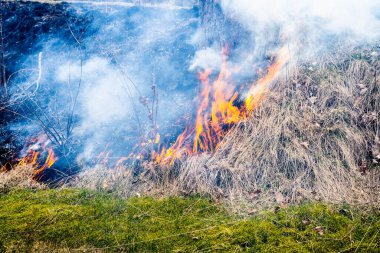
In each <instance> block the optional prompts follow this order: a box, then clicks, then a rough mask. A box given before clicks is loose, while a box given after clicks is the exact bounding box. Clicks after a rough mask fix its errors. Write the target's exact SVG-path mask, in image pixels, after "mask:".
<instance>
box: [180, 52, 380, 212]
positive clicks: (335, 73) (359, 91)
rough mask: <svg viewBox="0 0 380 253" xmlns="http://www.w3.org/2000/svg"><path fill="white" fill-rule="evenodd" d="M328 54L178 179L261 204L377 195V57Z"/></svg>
mask: <svg viewBox="0 0 380 253" xmlns="http://www.w3.org/2000/svg"><path fill="white" fill-rule="evenodd" d="M321 62H323V63H320V64H314V66H313V65H310V66H307V65H304V66H302V67H300V68H299V69H297V70H296V71H295V72H294V73H292V75H291V76H287V77H284V78H283V79H281V80H279V81H277V83H275V84H274V86H273V89H272V91H271V93H270V94H269V96H268V97H267V98H266V100H265V101H263V102H262V105H261V107H260V108H258V109H257V110H256V111H255V112H254V115H253V116H252V118H250V119H248V120H246V121H244V122H241V123H240V124H238V125H237V126H236V127H235V128H234V129H233V130H231V131H230V133H229V134H228V135H227V136H226V138H225V139H224V140H223V143H222V145H220V148H219V149H218V150H217V151H216V153H215V154H212V155H201V156H198V157H192V158H190V159H188V160H187V161H185V163H184V164H183V166H182V167H181V168H180V172H179V177H178V181H177V186H178V187H179V188H180V189H182V191H186V192H194V193H208V194H211V195H212V196H214V197H222V196H225V197H229V198H235V199H236V198H240V199H244V200H247V201H249V202H250V203H256V204H262V205H265V204H268V203H274V202H277V203H287V202H297V201H300V200H302V199H305V198H306V199H316V200H324V201H329V202H349V203H369V202H376V203H378V202H379V196H378V192H379V186H378V185H379V184H378V183H379V182H380V180H379V175H380V171H379V167H377V168H376V167H375V168H371V167H374V165H376V163H378V162H379V160H380V156H379V154H380V149H379V145H380V142H379V136H380V124H379V123H380V81H379V78H378V77H377V73H378V72H379V63H378V59H377V58H376V55H375V57H372V58H371V57H369V56H368V57H364V56H363V57H361V58H359V59H358V58H357V57H356V58H355V57H351V56H349V57H348V60H344V61H340V62H337V61H335V60H331V59H329V60H328V61H327V59H323V60H322V61H321ZM369 174H370V175H371V176H368V175H369Z"/></svg>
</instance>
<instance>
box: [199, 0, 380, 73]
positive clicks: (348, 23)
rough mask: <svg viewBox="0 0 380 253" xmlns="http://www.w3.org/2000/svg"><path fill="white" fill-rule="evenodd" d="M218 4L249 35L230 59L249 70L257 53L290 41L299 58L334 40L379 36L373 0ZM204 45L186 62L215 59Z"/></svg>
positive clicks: (378, 8)
mask: <svg viewBox="0 0 380 253" xmlns="http://www.w3.org/2000/svg"><path fill="white" fill-rule="evenodd" d="M220 5H221V8H222V10H223V14H224V15H225V16H226V17H227V18H229V19H231V20H234V21H237V22H238V23H239V24H241V25H242V26H243V27H244V29H246V30H247V31H249V33H250V35H251V38H250V43H248V45H244V46H243V47H241V48H235V50H236V51H239V50H240V51H241V52H243V53H242V54H240V57H238V59H235V61H236V62H235V64H236V65H239V67H240V68H244V67H247V66H248V67H249V68H251V71H252V70H253V69H252V66H253V65H254V63H255V61H257V58H256V57H257V56H258V55H260V54H261V55H262V54H267V53H271V50H277V49H278V48H279V47H281V46H282V45H286V44H291V45H292V46H295V48H297V57H301V58H302V57H315V56H317V55H320V54H321V53H325V52H329V51H330V50H331V49H332V50H334V48H333V47H331V45H332V44H337V43H338V42H339V44H343V45H360V44H362V43H371V42H375V41H377V40H379V38H380V29H379V27H380V1H378V0H221V1H220ZM198 37H199V36H198ZM343 45H342V46H343ZM210 50H215V46H214V45H212V46H211V47H210V48H203V49H202V50H200V51H199V52H198V53H196V54H195V57H194V59H193V63H192V64H193V65H192V66H193V67H194V66H199V67H203V66H207V64H208V62H212V63H213V64H215V57H214V55H211V54H205V53H204V52H208V51H210ZM301 52H302V53H301ZM293 54H295V52H293ZM200 56H202V57H200ZM207 56H208V57H207Z"/></svg>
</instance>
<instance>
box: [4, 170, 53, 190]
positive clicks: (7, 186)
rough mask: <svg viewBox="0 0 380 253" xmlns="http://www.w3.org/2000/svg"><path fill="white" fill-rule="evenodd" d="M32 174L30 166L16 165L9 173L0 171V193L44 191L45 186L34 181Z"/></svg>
mask: <svg viewBox="0 0 380 253" xmlns="http://www.w3.org/2000/svg"><path fill="white" fill-rule="evenodd" d="M34 172H35V170H34V168H33V166H32V165H18V166H15V167H14V168H13V169H12V170H10V171H7V172H1V171H0V192H8V191H10V190H12V189H45V188H46V187H47V186H46V184H44V183H41V182H37V181H36V180H35V179H34Z"/></svg>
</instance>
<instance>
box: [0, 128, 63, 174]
mask: <svg viewBox="0 0 380 253" xmlns="http://www.w3.org/2000/svg"><path fill="white" fill-rule="evenodd" d="M29 142H30V143H31V144H30V145H29V146H28V147H27V149H26V155H24V156H23V157H22V158H20V159H18V161H17V160H16V164H17V165H18V166H31V167H33V169H34V172H33V175H34V177H37V176H39V175H40V174H41V173H42V172H43V171H44V170H46V169H49V168H51V167H52V166H53V165H54V163H55V162H56V161H57V159H58V158H57V157H56V155H55V153H54V150H53V149H52V148H48V147H47V146H48V145H49V143H50V142H49V140H48V138H47V136H46V135H40V136H39V137H37V138H33V139H31V140H30V141H29ZM46 152H47V155H46ZM44 156H46V158H45V162H44V163H43V164H42V165H40V163H39V161H38V160H39V159H43V158H44ZM8 164H12V162H9V163H8ZM4 166H5V165H4ZM4 166H3V168H2V170H3V171H7V169H6V168H5V167H4Z"/></svg>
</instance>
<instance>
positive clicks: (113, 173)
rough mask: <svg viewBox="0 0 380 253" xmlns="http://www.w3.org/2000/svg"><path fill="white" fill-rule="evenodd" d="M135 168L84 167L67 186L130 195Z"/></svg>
mask: <svg viewBox="0 0 380 253" xmlns="http://www.w3.org/2000/svg"><path fill="white" fill-rule="evenodd" d="M133 180H134V179H133V170H131V169H129V170H127V169H126V168H124V167H116V168H114V169H110V168H106V167H104V166H101V165H98V166H95V167H94V168H87V169H83V170H82V171H81V172H80V173H79V174H78V175H77V176H76V177H75V178H74V179H73V180H71V181H69V182H68V183H67V184H66V185H65V186H66V187H74V188H81V189H89V190H98V191H99V190H100V191H106V192H113V193H115V194H116V195H119V196H123V197H130V196H131V194H132V190H133V187H132V184H133Z"/></svg>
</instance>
